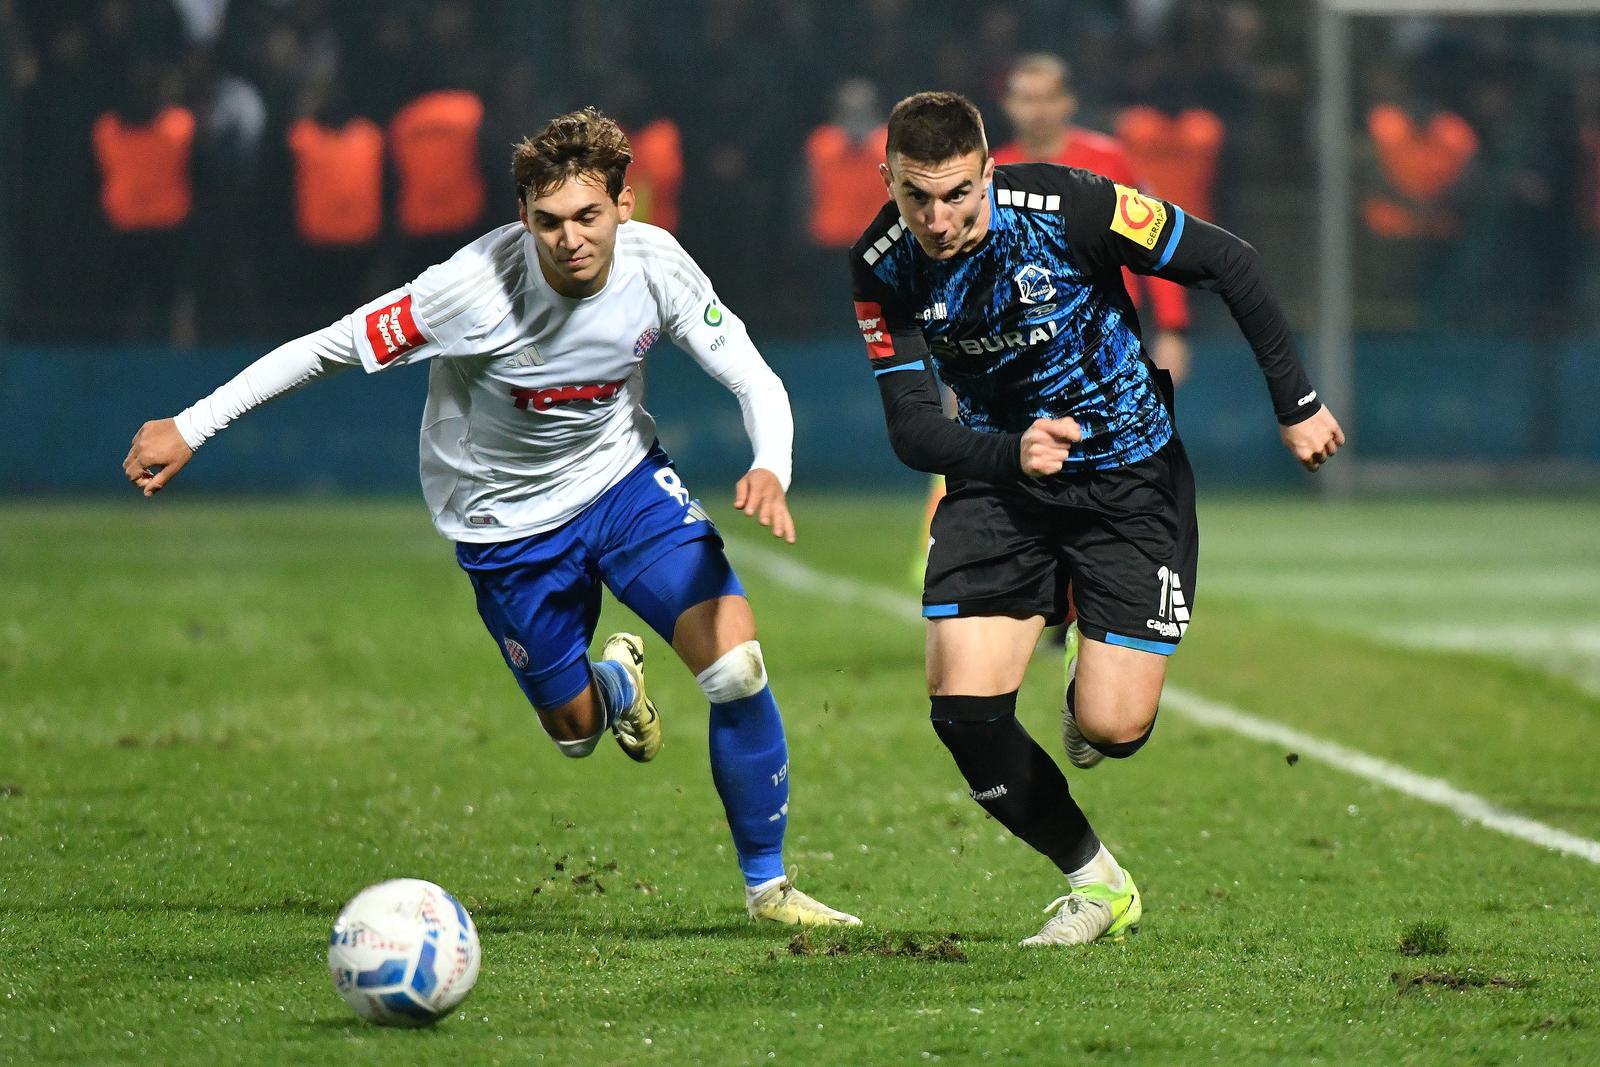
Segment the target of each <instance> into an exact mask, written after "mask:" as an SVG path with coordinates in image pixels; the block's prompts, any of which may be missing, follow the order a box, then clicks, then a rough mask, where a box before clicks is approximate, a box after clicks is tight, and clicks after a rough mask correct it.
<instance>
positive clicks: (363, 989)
mask: <svg viewBox="0 0 1600 1067" xmlns="http://www.w3.org/2000/svg"><path fill="white" fill-rule="evenodd" d="M481 958H482V957H481V953H480V951H479V949H478V930H477V927H475V926H473V925H472V916H470V915H468V914H467V909H466V908H463V907H462V906H461V902H460V901H458V900H456V898H455V897H453V896H451V895H450V894H449V893H446V892H445V891H444V890H443V889H440V888H439V887H438V886H436V885H434V884H433V883H432V882H425V881H423V880H422V879H420V878H396V879H394V880H393V881H389V882H379V883H378V884H377V885H371V886H368V887H367V888H365V889H363V890H362V891H361V892H359V893H357V894H356V895H355V897H354V898H353V899H352V900H351V901H350V903H348V904H346V905H345V906H344V910H343V911H341V912H339V918H338V919H336V920H335V921H334V924H333V933H332V934H331V935H330V936H329V938H328V969H329V970H330V971H331V972H332V973H333V985H334V988H336V989H338V990H339V995H340V996H342V997H344V999H345V1002H346V1003H347V1004H349V1005H350V1007H352V1008H354V1009H355V1013H356V1014H357V1015H359V1016H361V1017H362V1018H363V1019H367V1020H369V1021H371V1022H375V1023H379V1024H381V1025H383V1026H428V1025H430V1024H432V1023H434V1022H437V1021H438V1020H439V1019H441V1018H443V1017H444V1016H446V1015H448V1014H449V1013H450V1012H451V1011H452V1010H453V1009H454V1008H455V1006H456V1005H458V1004H460V1003H461V1002H462V1001H463V1000H466V999H467V994H468V993H470V992H472V986H473V983H475V982H476V981H477V980H478V964H479V963H480V962H481Z"/></svg>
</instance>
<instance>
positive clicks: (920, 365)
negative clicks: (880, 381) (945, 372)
mask: <svg viewBox="0 0 1600 1067" xmlns="http://www.w3.org/2000/svg"><path fill="white" fill-rule="evenodd" d="M927 369H928V364H927V363H926V362H925V361H923V360H920V359H919V360H917V361H916V362H915V363H902V364H900V365H899V366H897V367H885V368H883V369H882V370H875V371H873V372H872V376H873V377H874V378H882V377H883V376H884V375H885V374H893V373H894V372H895V371H897V370H927Z"/></svg>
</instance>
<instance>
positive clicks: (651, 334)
mask: <svg viewBox="0 0 1600 1067" xmlns="http://www.w3.org/2000/svg"><path fill="white" fill-rule="evenodd" d="M660 337H661V331H660V330H658V329H656V328H655V327H654V326H652V327H650V328H649V329H648V330H646V331H645V332H644V333H641V334H640V335H639V339H638V340H637V341H635V342H633V354H634V355H636V356H642V355H644V354H645V353H646V352H648V351H650V350H651V349H652V348H654V347H655V346H656V341H657V340H659V339H660Z"/></svg>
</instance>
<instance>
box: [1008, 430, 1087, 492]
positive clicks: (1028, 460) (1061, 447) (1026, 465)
mask: <svg viewBox="0 0 1600 1067" xmlns="http://www.w3.org/2000/svg"><path fill="white" fill-rule="evenodd" d="M1082 440H1083V431H1082V430H1080V429H1079V428H1078V423H1077V422H1076V421H1075V420H1074V419H1071V418H1067V417H1062V418H1059V419H1035V420H1034V421H1033V425H1032V426H1029V427H1028V428H1027V429H1026V430H1025V431H1023V434H1022V473H1023V474H1026V475H1027V476H1028V477H1030V478H1044V477H1046V476H1048V475H1051V474H1056V473H1058V472H1059V471H1060V470H1061V467H1062V464H1064V463H1066V462H1067V456H1069V455H1071V454H1072V446H1073V445H1075V444H1077V443H1078V442H1079V441H1082Z"/></svg>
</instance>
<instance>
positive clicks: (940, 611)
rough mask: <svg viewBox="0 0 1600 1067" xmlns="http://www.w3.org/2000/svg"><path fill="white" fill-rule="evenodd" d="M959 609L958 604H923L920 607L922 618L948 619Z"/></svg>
mask: <svg viewBox="0 0 1600 1067" xmlns="http://www.w3.org/2000/svg"><path fill="white" fill-rule="evenodd" d="M960 611H961V605H960V604H925V605H923V608H922V617H923V618H924V619H949V618H953V617H955V616H956V615H957V614H959V613H960Z"/></svg>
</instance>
